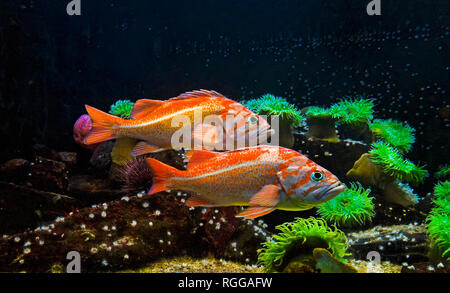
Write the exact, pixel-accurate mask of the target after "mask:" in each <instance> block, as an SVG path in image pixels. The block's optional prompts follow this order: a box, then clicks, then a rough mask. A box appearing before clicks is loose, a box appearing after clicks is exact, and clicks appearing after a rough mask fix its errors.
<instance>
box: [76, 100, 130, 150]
mask: <svg viewBox="0 0 450 293" xmlns="http://www.w3.org/2000/svg"><path fill="white" fill-rule="evenodd" d="M86 111H87V112H88V114H89V116H90V117H91V120H92V129H91V131H90V132H89V134H88V136H87V137H86V138H85V139H84V143H85V144H94V143H99V142H102V141H105V140H110V139H115V138H116V134H117V132H116V130H115V129H114V128H113V127H114V126H116V125H119V124H120V122H121V121H122V119H121V118H119V117H116V116H114V115H110V114H108V113H105V112H102V111H100V110H98V109H95V108H93V107H91V106H88V105H86Z"/></svg>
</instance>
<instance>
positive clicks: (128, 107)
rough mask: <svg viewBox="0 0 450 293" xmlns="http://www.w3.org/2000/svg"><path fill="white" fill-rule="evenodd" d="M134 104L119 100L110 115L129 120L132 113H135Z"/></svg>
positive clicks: (112, 107) (112, 106)
mask: <svg viewBox="0 0 450 293" xmlns="http://www.w3.org/2000/svg"><path fill="white" fill-rule="evenodd" d="M133 106H134V103H133V102H131V101H130V100H118V101H117V102H116V103H114V104H113V105H111V109H110V110H109V113H110V114H112V115H115V116H118V117H121V118H124V119H129V118H130V115H131V111H133Z"/></svg>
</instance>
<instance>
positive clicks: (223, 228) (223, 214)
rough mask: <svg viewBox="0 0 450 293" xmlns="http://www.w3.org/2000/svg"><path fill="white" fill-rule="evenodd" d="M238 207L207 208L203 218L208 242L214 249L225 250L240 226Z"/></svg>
mask: <svg viewBox="0 0 450 293" xmlns="http://www.w3.org/2000/svg"><path fill="white" fill-rule="evenodd" d="M237 213H238V207H225V208H220V209H217V208H216V209H207V211H206V212H205V214H204V216H203V218H202V220H203V223H204V225H205V232H206V235H207V238H208V242H209V243H210V244H211V245H212V248H214V250H216V251H219V250H224V248H225V247H224V246H225V245H226V244H228V242H229V240H230V238H231V236H232V235H233V234H234V232H236V230H237V229H238V228H239V224H240V223H241V220H240V219H239V218H236V217H235V215H236V214H237Z"/></svg>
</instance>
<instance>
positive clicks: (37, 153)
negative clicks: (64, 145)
mask: <svg viewBox="0 0 450 293" xmlns="http://www.w3.org/2000/svg"><path fill="white" fill-rule="evenodd" d="M32 148H33V154H34V157H44V158H49V159H53V160H54V159H55V158H56V151H54V150H52V149H51V148H49V147H48V146H46V145H43V144H35V145H33V147H32Z"/></svg>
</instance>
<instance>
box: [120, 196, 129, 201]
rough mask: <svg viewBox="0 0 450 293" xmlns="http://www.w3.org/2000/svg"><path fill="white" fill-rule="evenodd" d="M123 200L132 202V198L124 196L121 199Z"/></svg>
mask: <svg viewBox="0 0 450 293" xmlns="http://www.w3.org/2000/svg"><path fill="white" fill-rule="evenodd" d="M121 200H123V201H126V202H128V201H129V200H130V198H129V197H128V196H124V197H122V198H121Z"/></svg>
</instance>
